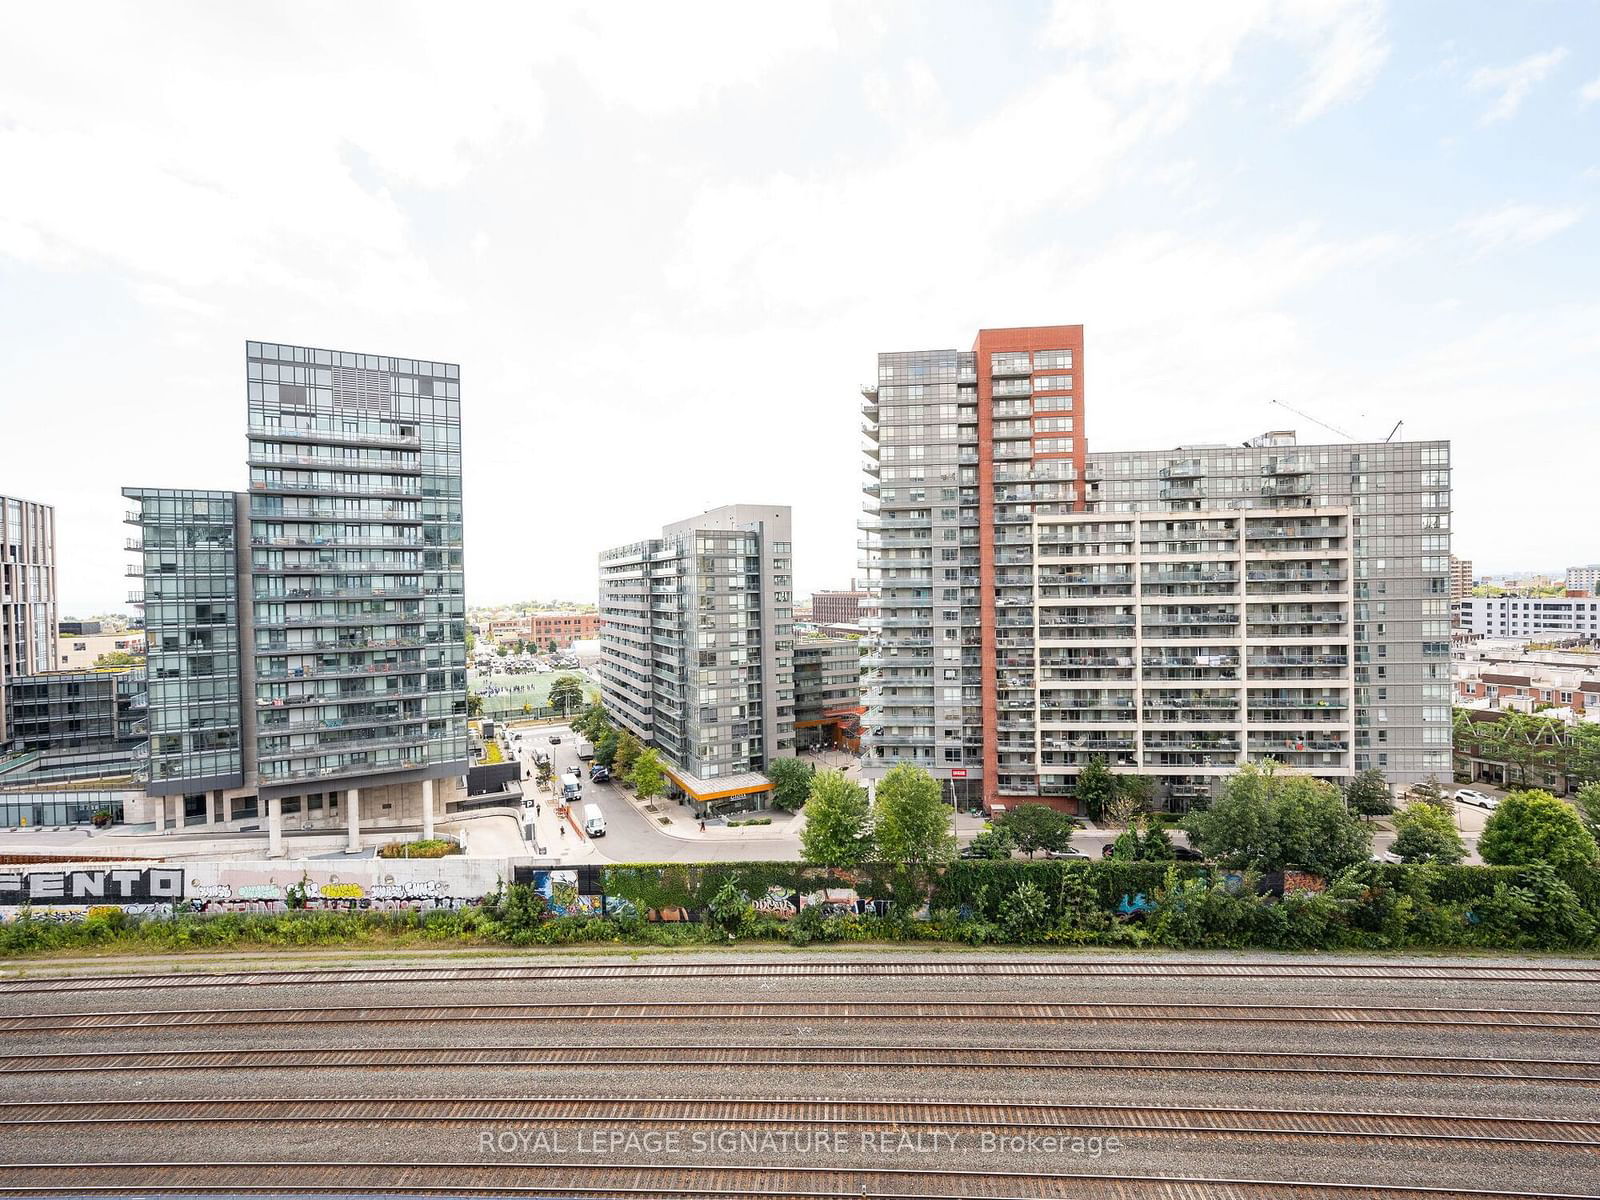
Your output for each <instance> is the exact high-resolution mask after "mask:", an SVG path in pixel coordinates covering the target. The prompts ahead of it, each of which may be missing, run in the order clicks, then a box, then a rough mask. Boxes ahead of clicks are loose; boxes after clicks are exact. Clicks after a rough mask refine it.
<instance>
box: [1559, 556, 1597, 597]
mask: <svg viewBox="0 0 1600 1200" xmlns="http://www.w3.org/2000/svg"><path fill="white" fill-rule="evenodd" d="M1566 582H1567V590H1568V591H1569V592H1588V593H1589V594H1590V595H1591V596H1592V595H1594V594H1595V593H1596V592H1597V591H1600V563H1590V564H1589V565H1588V566H1587V567H1568V568H1567V575H1566Z"/></svg>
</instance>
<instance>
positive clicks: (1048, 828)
mask: <svg viewBox="0 0 1600 1200" xmlns="http://www.w3.org/2000/svg"><path fill="white" fill-rule="evenodd" d="M999 827H1000V828H1001V829H1003V830H1005V831H1006V832H1007V833H1008V834H1010V835H1011V837H1012V839H1013V840H1014V841H1015V842H1016V844H1017V849H1018V850H1021V851H1022V852H1023V853H1024V854H1026V855H1027V856H1028V857H1029V858H1032V857H1033V856H1034V853H1035V852H1036V851H1039V850H1065V849H1067V848H1068V847H1070V846H1071V845H1072V831H1073V829H1074V828H1076V825H1075V824H1074V822H1073V820H1072V818H1071V817H1069V816H1067V814H1066V813H1061V812H1057V811H1056V810H1055V809H1053V808H1051V807H1050V806H1049V805H1048V804H1019V805H1017V807H1016V808H1015V809H1013V810H1012V811H1011V812H1008V813H1007V814H1006V815H1005V816H1004V817H1002V818H1001V819H1000V821H999Z"/></svg>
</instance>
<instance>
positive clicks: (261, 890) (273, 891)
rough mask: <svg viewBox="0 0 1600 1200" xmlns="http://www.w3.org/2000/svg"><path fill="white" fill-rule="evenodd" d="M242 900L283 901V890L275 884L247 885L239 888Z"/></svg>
mask: <svg viewBox="0 0 1600 1200" xmlns="http://www.w3.org/2000/svg"><path fill="white" fill-rule="evenodd" d="M239 899H241V900H282V899H283V889H282V888H280V887H279V886H278V885H277V884H275V883H246V884H241V885H240V887H239Z"/></svg>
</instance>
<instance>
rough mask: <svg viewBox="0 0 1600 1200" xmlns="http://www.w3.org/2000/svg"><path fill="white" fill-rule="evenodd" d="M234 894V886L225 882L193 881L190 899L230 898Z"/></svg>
mask: <svg viewBox="0 0 1600 1200" xmlns="http://www.w3.org/2000/svg"><path fill="white" fill-rule="evenodd" d="M232 896H233V888H231V887H229V886H228V885H227V884H225V883H191V884H190V885H189V895H188V898H189V899H190V900H228V899H231V898H232Z"/></svg>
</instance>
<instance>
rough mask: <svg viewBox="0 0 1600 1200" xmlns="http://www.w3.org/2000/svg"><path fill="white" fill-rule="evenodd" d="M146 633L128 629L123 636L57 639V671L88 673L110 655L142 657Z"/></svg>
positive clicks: (113, 634)
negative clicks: (105, 656)
mask: <svg viewBox="0 0 1600 1200" xmlns="http://www.w3.org/2000/svg"><path fill="white" fill-rule="evenodd" d="M144 652H145V638H144V630H142V629H126V630H123V631H122V632H120V633H78V634H68V633H63V634H61V635H60V636H58V637H57V638H56V661H55V666H54V668H52V669H53V670H57V671H87V670H89V669H91V668H92V667H93V666H94V665H95V663H97V662H99V661H100V658H101V656H102V655H106V654H131V655H133V656H134V657H136V658H142V657H143V656H144Z"/></svg>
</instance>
